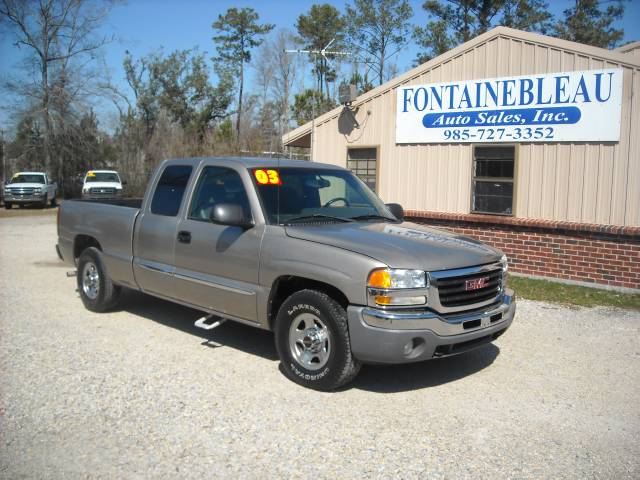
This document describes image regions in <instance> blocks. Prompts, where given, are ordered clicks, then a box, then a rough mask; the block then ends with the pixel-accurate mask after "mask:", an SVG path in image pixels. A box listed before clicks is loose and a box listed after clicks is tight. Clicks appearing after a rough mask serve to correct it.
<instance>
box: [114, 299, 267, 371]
mask: <svg viewBox="0 0 640 480" xmlns="http://www.w3.org/2000/svg"><path fill="white" fill-rule="evenodd" d="M118 310H122V311H125V312H129V313H132V314H134V315H138V316H140V317H144V318H147V319H149V320H152V321H154V322H157V323H160V324H162V325H165V326H167V327H170V328H175V329H177V330H180V331H182V332H185V333H188V334H191V335H194V336H196V337H200V338H201V339H203V342H202V343H201V345H203V346H205V347H209V348H212V349H216V348H220V347H230V348H235V349H237V350H240V351H243V352H246V353H249V354H252V355H258V356H260V357H263V358H265V359H267V360H272V361H276V360H278V354H277V352H276V348H275V346H274V344H273V334H272V333H271V332H267V331H265V330H260V329H258V328H253V327H250V326H247V325H242V324H239V323H237V322H226V323H224V324H223V325H221V326H220V327H218V328H215V329H213V330H203V329H201V328H196V327H194V326H193V324H194V322H195V321H196V320H197V319H199V318H200V317H202V316H203V315H206V313H204V312H202V311H200V310H194V309H192V308H188V307H184V306H182V305H178V304H177V303H172V302H168V301H165V300H161V299H159V298H155V297H152V296H151V295H145V294H144V293H140V292H135V291H131V290H129V291H126V292H125V293H124V295H123V298H122V302H121V305H120V308H118Z"/></svg>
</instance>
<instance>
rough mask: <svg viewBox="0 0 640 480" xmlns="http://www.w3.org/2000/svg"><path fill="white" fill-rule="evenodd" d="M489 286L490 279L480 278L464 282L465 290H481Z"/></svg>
mask: <svg viewBox="0 0 640 480" xmlns="http://www.w3.org/2000/svg"><path fill="white" fill-rule="evenodd" d="M488 284H489V277H480V278H474V279H473V280H467V281H466V282H464V289H465V290H467V291H469V290H480V289H481V288H484V287H486V286H487V285H488Z"/></svg>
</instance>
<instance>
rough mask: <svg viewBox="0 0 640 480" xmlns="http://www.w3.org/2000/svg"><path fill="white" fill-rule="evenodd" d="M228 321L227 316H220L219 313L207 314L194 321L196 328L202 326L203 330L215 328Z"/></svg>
mask: <svg viewBox="0 0 640 480" xmlns="http://www.w3.org/2000/svg"><path fill="white" fill-rule="evenodd" d="M226 321H227V319H226V318H220V317H219V316H217V315H207V316H206V317H202V318H199V319H198V320H196V323H194V324H193V326H194V327H196V328H202V329H203V330H213V329H214V328H216V327H219V326H220V325H222V324H223V323H224V322H226Z"/></svg>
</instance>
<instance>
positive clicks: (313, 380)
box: [275, 290, 360, 391]
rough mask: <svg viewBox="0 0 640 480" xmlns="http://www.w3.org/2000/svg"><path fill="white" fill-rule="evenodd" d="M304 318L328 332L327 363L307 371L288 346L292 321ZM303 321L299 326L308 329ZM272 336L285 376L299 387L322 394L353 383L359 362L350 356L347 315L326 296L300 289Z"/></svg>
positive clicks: (283, 309)
mask: <svg viewBox="0 0 640 480" xmlns="http://www.w3.org/2000/svg"><path fill="white" fill-rule="evenodd" d="M303 314H307V315H303ZM305 317H308V318H316V319H319V320H320V323H319V325H322V326H323V327H326V328H325V329H324V330H323V331H326V332H327V333H328V339H329V343H328V345H329V348H327V349H326V350H327V351H328V354H327V355H326V356H325V362H326V363H324V364H323V365H322V366H320V367H318V368H312V369H309V368H307V367H306V366H305V365H304V364H303V363H301V361H300V360H299V359H298V358H296V354H295V353H294V348H295V347H294V346H292V345H291V341H292V340H290V332H291V331H292V330H293V329H294V328H298V327H294V326H293V325H294V322H296V323H297V322H300V321H301V320H300V319H301V318H305ZM314 321H315V320H314ZM304 322H305V320H302V323H301V324H300V325H302V328H306V327H307V326H306V325H304ZM304 331H306V330H304ZM275 337H276V338H275V340H276V349H277V350H278V355H279V356H280V361H281V362H282V363H281V366H282V369H283V370H284V372H285V374H286V375H287V377H289V378H290V379H291V380H293V381H294V382H296V383H298V384H300V385H302V386H305V387H308V388H313V389H315V390H322V391H329V390H335V389H336V388H339V387H341V386H343V385H345V384H347V383H349V382H350V381H351V380H353V379H354V378H355V376H356V375H357V374H358V372H359V371H360V362H359V361H358V360H356V359H355V358H353V355H352V354H351V342H350V339H349V329H348V324H347V312H346V311H345V309H344V308H342V306H341V305H340V304H339V303H338V302H336V301H335V300H334V299H333V298H331V297H330V296H329V295H327V294H326V293H323V292H319V291H317V290H301V291H299V292H296V293H294V294H293V295H291V296H290V297H289V298H287V299H286V300H285V301H284V303H283V304H282V306H281V307H280V310H279V311H278V316H277V317H276V323H275ZM307 338H308V337H305V340H304V341H305V342H306V341H307V340H306V339H307ZM301 346H303V345H301ZM311 355H314V354H313V353H312V354H311ZM313 360H314V361H315V360H317V359H316V358H314V359H313ZM321 361H322V360H320V361H318V362H317V363H320V362H321ZM314 367H315V366H314Z"/></svg>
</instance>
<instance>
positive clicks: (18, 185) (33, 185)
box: [7, 183, 45, 188]
mask: <svg viewBox="0 0 640 480" xmlns="http://www.w3.org/2000/svg"><path fill="white" fill-rule="evenodd" d="M44 186H45V184H44V183H10V184H8V185H7V188H42V187H44Z"/></svg>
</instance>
